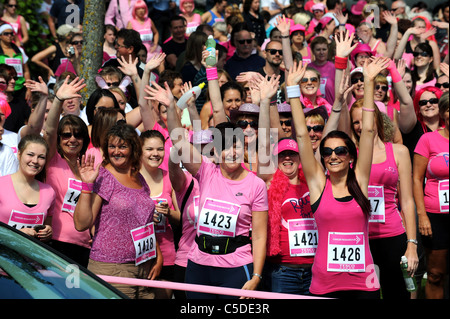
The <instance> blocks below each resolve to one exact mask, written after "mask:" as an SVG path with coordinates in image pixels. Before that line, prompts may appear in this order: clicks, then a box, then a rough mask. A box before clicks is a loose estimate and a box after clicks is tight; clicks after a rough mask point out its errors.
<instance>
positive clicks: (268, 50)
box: [266, 49, 283, 55]
mask: <svg viewBox="0 0 450 319" xmlns="http://www.w3.org/2000/svg"><path fill="white" fill-rule="evenodd" d="M266 51H267V52H269V53H270V54H272V55H275V54H277V52H278V54H279V55H283V50H276V49H267V50H266Z"/></svg>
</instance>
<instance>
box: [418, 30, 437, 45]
mask: <svg viewBox="0 0 450 319" xmlns="http://www.w3.org/2000/svg"><path fill="white" fill-rule="evenodd" d="M436 32H437V30H436V28H435V27H432V28H430V29H428V30H426V31H425V32H424V33H422V34H421V35H420V40H421V41H422V42H425V41H426V40H427V39H428V37H431V36H432V35H435V34H436Z"/></svg>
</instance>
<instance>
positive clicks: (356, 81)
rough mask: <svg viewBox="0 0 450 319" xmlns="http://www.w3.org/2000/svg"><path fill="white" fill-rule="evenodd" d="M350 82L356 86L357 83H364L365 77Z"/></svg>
mask: <svg viewBox="0 0 450 319" xmlns="http://www.w3.org/2000/svg"><path fill="white" fill-rule="evenodd" d="M350 82H351V83H352V84H356V83H358V82H364V77H362V76H361V77H358V78H352V79H351V80H350Z"/></svg>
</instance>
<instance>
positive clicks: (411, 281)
mask: <svg viewBox="0 0 450 319" xmlns="http://www.w3.org/2000/svg"><path fill="white" fill-rule="evenodd" d="M400 267H401V269H402V273H403V279H404V280H405V285H406V290H408V291H409V292H413V291H416V290H417V285H416V279H415V278H414V277H411V276H410V275H409V274H408V258H406V256H402V262H401V263H400Z"/></svg>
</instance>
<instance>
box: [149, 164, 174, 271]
mask: <svg viewBox="0 0 450 319" xmlns="http://www.w3.org/2000/svg"><path fill="white" fill-rule="evenodd" d="M150 197H151V198H152V199H153V201H154V202H155V205H156V204H157V202H158V200H163V201H167V203H168V204H169V208H171V209H173V203H172V183H171V182H170V178H169V172H168V171H165V170H163V191H162V193H161V194H154V193H152V190H151V189H150ZM155 232H156V240H157V241H158V243H159V248H160V249H161V253H162V255H163V257H164V264H163V265H164V266H172V265H173V264H174V263H175V243H174V240H173V230H172V226H171V225H170V223H169V219H168V218H166V217H164V216H161V222H159V223H158V224H156V223H155Z"/></svg>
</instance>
